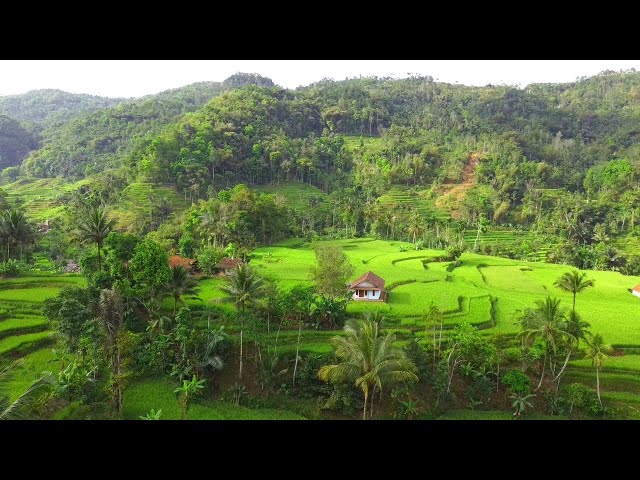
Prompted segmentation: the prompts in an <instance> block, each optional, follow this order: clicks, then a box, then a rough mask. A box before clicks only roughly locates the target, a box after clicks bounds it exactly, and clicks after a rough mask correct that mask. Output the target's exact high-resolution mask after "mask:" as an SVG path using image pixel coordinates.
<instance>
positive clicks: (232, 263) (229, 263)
mask: <svg viewBox="0 0 640 480" xmlns="http://www.w3.org/2000/svg"><path fill="white" fill-rule="evenodd" d="M240 265H242V260H240V259H239V258H228V257H224V258H223V259H222V260H220V263H218V265H217V267H218V268H219V269H220V270H222V271H223V272H224V273H225V274H226V273H229V270H235V269H236V268H238V267H239V266H240Z"/></svg>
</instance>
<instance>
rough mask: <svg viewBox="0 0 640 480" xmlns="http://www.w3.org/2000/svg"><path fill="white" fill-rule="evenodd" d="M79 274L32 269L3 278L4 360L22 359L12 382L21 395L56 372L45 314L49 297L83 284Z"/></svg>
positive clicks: (0, 351)
mask: <svg viewBox="0 0 640 480" xmlns="http://www.w3.org/2000/svg"><path fill="white" fill-rule="evenodd" d="M83 284H84V278H82V277H80V276H78V275H70V274H66V275H61V274H49V273H41V272H29V273H27V274H25V275H21V276H20V277H17V278H11V279H4V280H0V363H4V362H10V361H13V360H17V359H21V361H22V365H21V366H20V367H19V368H18V369H17V372H16V375H15V378H14V379H13V380H12V382H11V384H10V385H9V391H10V393H11V394H12V397H13V398H15V397H17V396H18V395H19V394H20V393H21V392H23V391H24V390H25V389H26V388H27V387H28V385H29V384H30V383H31V382H32V381H33V380H35V379H36V378H38V377H39V376H40V374H41V373H42V372H43V371H45V370H49V371H55V370H56V366H55V365H54V364H53V360H54V359H55V354H54V352H53V351H52V349H51V346H52V344H53V338H52V332H51V330H50V326H49V324H48V321H47V319H46V318H45V317H44V315H43V313H42V305H43V302H44V300H45V299H47V298H50V297H53V296H55V295H56V294H57V293H58V292H59V291H60V290H61V289H62V288H64V287H65V286H71V285H83Z"/></svg>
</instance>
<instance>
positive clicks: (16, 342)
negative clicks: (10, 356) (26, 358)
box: [0, 332, 51, 355]
mask: <svg viewBox="0 0 640 480" xmlns="http://www.w3.org/2000/svg"><path fill="white" fill-rule="evenodd" d="M50 337H51V332H37V333H28V334H26V335H18V336H13V337H7V338H3V339H2V340H0V355H4V354H6V353H9V352H19V351H24V350H27V349H30V348H32V347H33V346H35V345H39V344H42V343H45V342H46V341H48V340H49V338H50Z"/></svg>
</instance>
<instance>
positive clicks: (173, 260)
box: [169, 255, 196, 272]
mask: <svg viewBox="0 0 640 480" xmlns="http://www.w3.org/2000/svg"><path fill="white" fill-rule="evenodd" d="M195 265H196V261H195V260H194V259H193V258H186V257H181V256H180V255H172V256H170V257H169V266H170V267H171V268H173V267H178V266H179V267H184V268H186V269H187V270H189V271H190V272H193V269H194V268H195Z"/></svg>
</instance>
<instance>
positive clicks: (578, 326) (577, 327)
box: [567, 310, 591, 350]
mask: <svg viewBox="0 0 640 480" xmlns="http://www.w3.org/2000/svg"><path fill="white" fill-rule="evenodd" d="M590 327H591V324H590V323H589V322H585V321H583V320H582V317H581V316H580V314H579V313H578V312H576V311H575V310H571V311H570V312H569V315H568V316H567V332H569V333H570V334H571V335H573V337H574V338H575V339H576V350H578V346H579V344H580V339H581V338H585V335H586V334H587V333H588V330H589V328H590Z"/></svg>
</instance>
